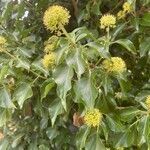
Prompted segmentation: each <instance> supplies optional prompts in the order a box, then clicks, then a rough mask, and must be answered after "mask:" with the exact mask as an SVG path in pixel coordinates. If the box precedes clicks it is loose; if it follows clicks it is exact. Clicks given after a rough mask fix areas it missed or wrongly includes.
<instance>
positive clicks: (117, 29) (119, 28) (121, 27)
mask: <svg viewBox="0 0 150 150" xmlns="http://www.w3.org/2000/svg"><path fill="white" fill-rule="evenodd" d="M125 26H126V23H123V24H121V25H119V26H118V27H117V28H116V29H115V31H114V32H113V35H112V40H114V39H115V38H116V37H117V36H118V34H120V33H121V32H122V30H123V29H124V28H125Z"/></svg>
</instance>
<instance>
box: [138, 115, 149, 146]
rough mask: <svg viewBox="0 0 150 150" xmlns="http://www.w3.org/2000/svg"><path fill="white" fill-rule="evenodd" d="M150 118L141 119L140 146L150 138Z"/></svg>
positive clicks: (139, 128) (139, 130) (139, 129)
mask: <svg viewBox="0 0 150 150" xmlns="http://www.w3.org/2000/svg"><path fill="white" fill-rule="evenodd" d="M149 123H150V122H149V116H148V115H147V116H144V117H142V118H141V119H140V121H139V124H138V127H137V129H138V141H139V144H140V145H142V144H143V143H145V142H147V141H148V136H149V134H150V133H149Z"/></svg>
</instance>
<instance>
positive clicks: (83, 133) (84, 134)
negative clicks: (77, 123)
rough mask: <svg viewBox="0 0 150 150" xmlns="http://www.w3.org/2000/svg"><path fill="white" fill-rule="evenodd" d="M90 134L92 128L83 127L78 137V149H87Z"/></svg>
mask: <svg viewBox="0 0 150 150" xmlns="http://www.w3.org/2000/svg"><path fill="white" fill-rule="evenodd" d="M89 133H90V128H89V127H86V126H82V127H81V128H80V130H79V132H78V133H77V136H76V145H77V148H78V149H82V148H84V147H85V143H86V139H87V137H88V135H89Z"/></svg>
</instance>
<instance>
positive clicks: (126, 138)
mask: <svg viewBox="0 0 150 150" xmlns="http://www.w3.org/2000/svg"><path fill="white" fill-rule="evenodd" d="M135 132H136V130H135V127H134V128H132V129H130V130H126V132H125V133H123V134H121V135H120V136H119V137H117V138H116V139H115V142H116V143H115V147H117V148H118V147H130V146H131V145H133V144H134V141H135V139H136V138H137V137H136V133H135Z"/></svg>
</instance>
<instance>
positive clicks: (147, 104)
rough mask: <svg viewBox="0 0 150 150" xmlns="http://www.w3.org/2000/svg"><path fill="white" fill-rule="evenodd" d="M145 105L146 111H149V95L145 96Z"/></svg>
mask: <svg viewBox="0 0 150 150" xmlns="http://www.w3.org/2000/svg"><path fill="white" fill-rule="evenodd" d="M145 103H146V106H147V109H148V111H150V95H148V96H147V98H146V101H145Z"/></svg>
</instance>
